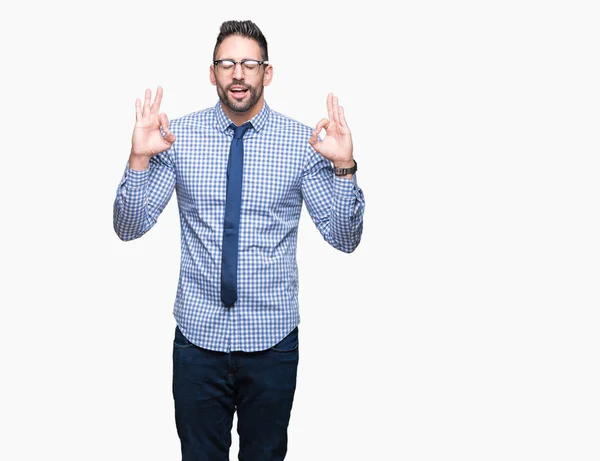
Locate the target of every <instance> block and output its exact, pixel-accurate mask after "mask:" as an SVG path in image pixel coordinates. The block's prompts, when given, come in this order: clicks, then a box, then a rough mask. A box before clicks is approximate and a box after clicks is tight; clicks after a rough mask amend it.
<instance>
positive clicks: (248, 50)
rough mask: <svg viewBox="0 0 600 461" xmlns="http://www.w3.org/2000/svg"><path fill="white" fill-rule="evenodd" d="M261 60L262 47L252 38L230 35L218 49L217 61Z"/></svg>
mask: <svg viewBox="0 0 600 461" xmlns="http://www.w3.org/2000/svg"><path fill="white" fill-rule="evenodd" d="M225 58H231V59H235V60H239V59H244V58H246V59H261V53H260V46H258V42H257V41H256V40H253V39H251V38H247V37H242V36H240V35H230V36H229V37H227V38H226V39H225V40H223V41H222V42H221V44H220V45H219V48H218V49H217V59H225Z"/></svg>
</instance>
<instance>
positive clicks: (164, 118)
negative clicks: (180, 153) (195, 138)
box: [158, 114, 175, 142]
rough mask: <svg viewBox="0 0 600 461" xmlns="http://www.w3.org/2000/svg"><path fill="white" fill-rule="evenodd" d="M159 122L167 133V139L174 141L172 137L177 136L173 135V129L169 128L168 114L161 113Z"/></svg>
mask: <svg viewBox="0 0 600 461" xmlns="http://www.w3.org/2000/svg"><path fill="white" fill-rule="evenodd" d="M158 123H160V127H161V128H162V130H163V131H164V133H165V139H166V140H167V141H169V142H173V141H171V140H170V139H171V138H173V139H174V138H175V136H174V135H173V133H171V131H170V130H169V119H168V118H167V114H160V115H159V116H158Z"/></svg>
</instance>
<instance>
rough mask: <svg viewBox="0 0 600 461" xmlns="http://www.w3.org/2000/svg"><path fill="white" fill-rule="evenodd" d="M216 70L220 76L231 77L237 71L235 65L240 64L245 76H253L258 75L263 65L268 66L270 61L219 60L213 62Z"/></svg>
mask: <svg viewBox="0 0 600 461" xmlns="http://www.w3.org/2000/svg"><path fill="white" fill-rule="evenodd" d="M213 64H214V65H215V69H217V72H218V73H219V75H223V76H224V77H229V76H230V75H232V74H233V72H234V70H235V65H236V64H240V65H241V66H242V72H244V75H248V76H253V75H258V70H259V69H260V66H261V65H265V66H266V65H268V64H269V61H257V60H256V59H242V60H241V61H234V60H232V59H219V60H217V61H213Z"/></svg>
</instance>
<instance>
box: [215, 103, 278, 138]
mask: <svg viewBox="0 0 600 461" xmlns="http://www.w3.org/2000/svg"><path fill="white" fill-rule="evenodd" d="M215 114H216V126H217V129H218V130H220V131H225V130H226V129H227V128H229V126H230V125H231V124H232V123H233V122H232V121H231V119H230V118H229V117H228V116H227V114H226V113H225V112H224V111H223V108H222V107H221V101H217V104H215ZM270 114H271V109H270V107H269V106H268V104H267V101H264V100H263V107H262V109H261V110H260V112H259V113H258V114H256V115H255V116H254V117H252V118H251V119H250V120H249V122H250V123H251V124H252V127H253V128H254V130H255V131H260V130H262V129H263V128H264V127H265V125H266V124H267V120H268V119H269V115H270Z"/></svg>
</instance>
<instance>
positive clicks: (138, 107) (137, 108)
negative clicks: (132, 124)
mask: <svg viewBox="0 0 600 461" xmlns="http://www.w3.org/2000/svg"><path fill="white" fill-rule="evenodd" d="M141 118H142V101H140V98H137V99H136V100H135V120H136V121H138V120H140V119H141Z"/></svg>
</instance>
